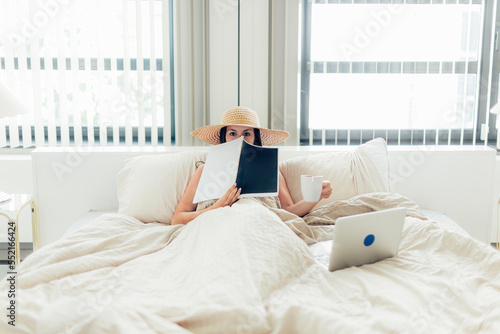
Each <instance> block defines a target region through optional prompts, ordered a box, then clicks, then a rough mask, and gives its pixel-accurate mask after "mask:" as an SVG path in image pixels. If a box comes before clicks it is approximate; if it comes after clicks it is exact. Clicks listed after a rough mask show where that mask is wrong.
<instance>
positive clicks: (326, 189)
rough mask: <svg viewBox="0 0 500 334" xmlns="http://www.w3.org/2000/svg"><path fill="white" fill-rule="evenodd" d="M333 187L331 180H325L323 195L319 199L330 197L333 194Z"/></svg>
mask: <svg viewBox="0 0 500 334" xmlns="http://www.w3.org/2000/svg"><path fill="white" fill-rule="evenodd" d="M332 192H333V188H332V184H331V183H330V181H323V188H322V189H321V196H320V197H319V199H320V200H321V199H323V198H328V197H330V196H331V195H332Z"/></svg>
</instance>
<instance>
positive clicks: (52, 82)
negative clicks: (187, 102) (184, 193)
mask: <svg viewBox="0 0 500 334" xmlns="http://www.w3.org/2000/svg"><path fill="white" fill-rule="evenodd" d="M169 11H170V3H169V1H168V0H164V1H158V0H125V1H121V0H101V1H99V0H86V1H52V2H42V1H15V0H0V13H1V14H0V18H1V20H0V36H1V37H2V38H0V81H1V82H2V83H4V84H5V85H6V86H8V87H9V88H10V89H11V90H12V91H13V92H14V93H15V94H16V95H18V97H20V99H22V100H23V101H24V102H25V103H26V104H27V105H28V106H29V107H30V109H31V110H32V113H30V114H27V115H23V116H17V117H12V118H8V119H3V120H0V147H12V148H14V147H33V146H36V147H40V146H71V145H75V146H81V145H89V146H92V145H128V146H131V145H141V146H142V145H146V144H148V145H149V144H151V145H159V144H163V145H170V144H171V136H170V133H171V130H170V124H171V121H170V118H171V110H172V108H171V105H170V102H171V100H170V94H171V92H170V24H169V22H170V15H169Z"/></svg>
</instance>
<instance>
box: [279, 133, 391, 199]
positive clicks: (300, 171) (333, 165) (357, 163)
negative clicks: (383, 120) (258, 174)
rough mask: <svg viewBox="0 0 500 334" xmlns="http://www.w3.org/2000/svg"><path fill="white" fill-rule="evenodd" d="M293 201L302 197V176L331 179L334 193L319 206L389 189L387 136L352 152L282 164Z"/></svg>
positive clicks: (314, 155)
mask: <svg viewBox="0 0 500 334" xmlns="http://www.w3.org/2000/svg"><path fill="white" fill-rule="evenodd" d="M280 171H281V173H282V174H283V177H284V178H285V181H286V184H287V186H288V190H289V191H290V195H291V196H292V200H293V202H294V203H297V202H298V201H300V200H302V198H303V197H302V191H301V189H300V176H301V175H322V176H323V180H328V181H330V182H331V184H332V187H333V193H332V195H331V196H330V197H329V198H328V199H322V200H321V201H320V202H319V203H318V204H316V206H315V208H316V207H319V206H322V205H325V204H328V203H331V202H334V201H337V200H345V199H348V198H351V197H353V196H356V195H359V194H362V193H368V192H387V191H389V189H390V188H389V180H390V178H389V160H388V158H387V145H386V142H385V140H384V139H382V138H377V139H373V140H371V141H369V142H367V143H365V144H362V145H359V146H357V147H356V148H355V149H353V150H352V151H338V152H331V153H324V154H311V155H305V156H301V157H298V158H293V159H289V160H285V161H283V162H281V163H280Z"/></svg>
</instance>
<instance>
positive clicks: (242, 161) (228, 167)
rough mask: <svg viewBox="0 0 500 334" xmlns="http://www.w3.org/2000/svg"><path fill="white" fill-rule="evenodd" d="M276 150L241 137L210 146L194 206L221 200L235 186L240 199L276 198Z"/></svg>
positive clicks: (277, 179)
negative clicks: (254, 143)
mask: <svg viewBox="0 0 500 334" xmlns="http://www.w3.org/2000/svg"><path fill="white" fill-rule="evenodd" d="M278 175H279V174H278V148H277V147H262V146H255V145H252V144H249V143H247V142H246V141H245V140H244V139H243V137H240V138H238V139H235V140H232V141H230V142H227V143H224V144H220V145H215V146H212V147H210V150H209V151H208V156H207V161H206V162H205V167H204V168H203V173H202V174H201V178H200V182H199V183H198V188H197V189H196V193H195V195H194V199H193V203H199V202H202V201H206V200H211V199H217V198H221V197H222V196H223V195H224V194H225V193H226V191H227V190H228V189H229V187H230V186H231V185H232V184H234V183H236V186H237V187H238V188H241V194H240V197H259V196H260V197H262V196H278V181H279V178H278Z"/></svg>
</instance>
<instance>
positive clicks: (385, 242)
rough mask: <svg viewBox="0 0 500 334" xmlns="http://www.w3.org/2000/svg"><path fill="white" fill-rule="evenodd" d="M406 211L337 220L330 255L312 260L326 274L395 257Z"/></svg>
mask: <svg viewBox="0 0 500 334" xmlns="http://www.w3.org/2000/svg"><path fill="white" fill-rule="evenodd" d="M405 216H406V208H399V207H398V208H392V209H387V210H380V211H374V212H368V213H362V214H357V215H352V216H346V217H341V218H338V219H337V221H336V222H335V232H334V234H333V240H332V247H331V253H330V255H329V256H328V255H326V254H322V255H321V254H320V255H318V256H316V260H317V261H318V262H319V263H320V264H322V265H323V266H324V267H326V268H328V270H330V271H334V270H338V269H343V268H347V267H352V266H361V265H363V264H368V263H374V262H377V261H380V260H383V259H386V258H388V257H392V256H395V255H397V253H398V250H399V242H400V240H401V232H402V231H403V225H404V220H405Z"/></svg>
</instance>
